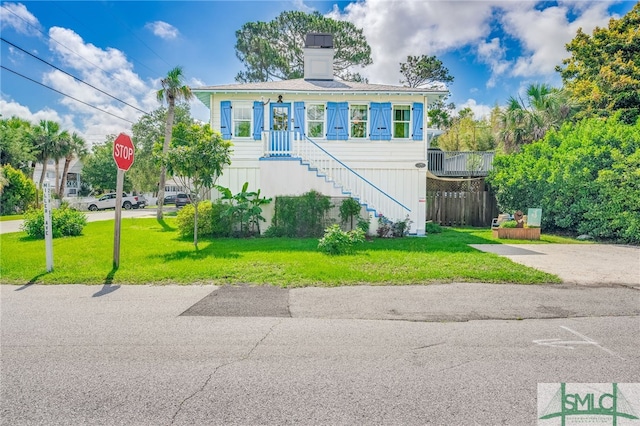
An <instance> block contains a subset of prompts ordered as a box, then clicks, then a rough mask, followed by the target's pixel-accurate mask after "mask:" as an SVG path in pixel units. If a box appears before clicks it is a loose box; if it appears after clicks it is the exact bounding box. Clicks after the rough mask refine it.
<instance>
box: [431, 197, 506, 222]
mask: <svg viewBox="0 0 640 426" xmlns="http://www.w3.org/2000/svg"><path fill="white" fill-rule="evenodd" d="M426 201H427V221H429V220H431V221H433V222H434V223H439V224H440V225H443V226H478V227H484V226H486V227H490V226H491V220H492V219H493V218H494V217H497V216H498V204H497V202H496V199H495V197H494V196H493V194H491V193H490V192H489V191H427V200H426Z"/></svg>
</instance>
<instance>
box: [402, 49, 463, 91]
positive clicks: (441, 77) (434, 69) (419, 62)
mask: <svg viewBox="0 0 640 426" xmlns="http://www.w3.org/2000/svg"><path fill="white" fill-rule="evenodd" d="M400 74H402V77H403V79H401V80H400V83H401V84H404V85H406V86H408V87H420V86H425V85H432V84H434V83H442V84H446V83H452V82H453V76H452V75H451V74H449V70H448V69H447V68H446V67H445V66H444V65H443V64H442V61H441V60H439V59H438V58H436V57H435V56H427V55H422V56H407V62H401V63H400Z"/></svg>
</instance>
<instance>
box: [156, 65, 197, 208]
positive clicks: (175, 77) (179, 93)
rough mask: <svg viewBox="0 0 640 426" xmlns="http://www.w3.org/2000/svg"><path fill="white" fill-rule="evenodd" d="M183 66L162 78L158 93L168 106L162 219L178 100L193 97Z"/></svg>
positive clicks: (160, 202) (160, 197)
mask: <svg viewBox="0 0 640 426" xmlns="http://www.w3.org/2000/svg"><path fill="white" fill-rule="evenodd" d="M183 77H184V75H183V73H182V67H179V66H178V67H175V68H174V69H172V70H171V71H169V73H168V74H167V76H166V77H165V78H163V79H162V80H160V84H161V85H162V89H160V90H158V92H157V93H156V94H157V96H158V101H159V102H163V101H166V102H167V105H168V108H167V125H166V126H165V130H164V144H163V145H162V154H163V160H162V165H161V167H160V182H159V184H158V211H157V218H158V220H160V219H162V217H163V214H162V207H163V204H164V186H165V183H166V179H167V166H166V164H165V160H164V157H165V156H166V155H167V152H168V151H169V144H170V143H171V132H172V131H173V119H174V116H175V107H176V101H180V100H184V101H188V100H190V99H191V98H193V94H192V93H191V88H190V87H189V86H187V85H185V84H184V83H183Z"/></svg>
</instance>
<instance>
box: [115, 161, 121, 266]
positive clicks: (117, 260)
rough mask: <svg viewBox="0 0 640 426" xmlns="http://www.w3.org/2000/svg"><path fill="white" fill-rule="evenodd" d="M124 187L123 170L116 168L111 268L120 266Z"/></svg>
mask: <svg viewBox="0 0 640 426" xmlns="http://www.w3.org/2000/svg"><path fill="white" fill-rule="evenodd" d="M123 187H124V171H123V170H122V169H118V177H117V179H116V217H115V228H114V231H113V268H114V269H118V267H119V266H120V218H121V217H122V189H123Z"/></svg>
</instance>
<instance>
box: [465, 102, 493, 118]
mask: <svg viewBox="0 0 640 426" xmlns="http://www.w3.org/2000/svg"><path fill="white" fill-rule="evenodd" d="M465 108H470V109H471V111H473V117H474V118H475V119H476V120H484V119H488V118H489V117H490V116H491V110H492V109H493V107H491V106H489V105H482V104H478V103H477V101H476V100H475V99H467V100H466V101H465V102H464V103H462V104H460V105H458V106H457V108H456V109H457V110H458V111H460V110H462V109H465Z"/></svg>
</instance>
